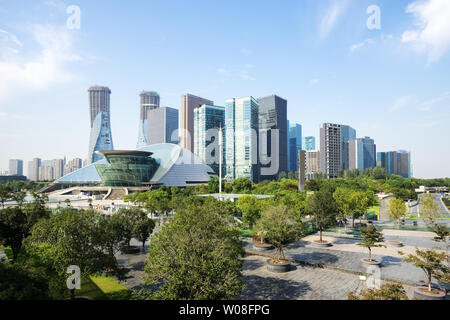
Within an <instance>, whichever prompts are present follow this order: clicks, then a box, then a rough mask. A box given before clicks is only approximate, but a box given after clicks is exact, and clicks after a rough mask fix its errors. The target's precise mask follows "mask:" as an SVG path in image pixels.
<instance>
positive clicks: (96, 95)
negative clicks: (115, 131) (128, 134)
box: [88, 86, 114, 163]
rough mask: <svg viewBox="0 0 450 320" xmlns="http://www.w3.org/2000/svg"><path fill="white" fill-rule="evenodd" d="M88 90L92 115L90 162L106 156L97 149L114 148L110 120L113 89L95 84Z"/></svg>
mask: <svg viewBox="0 0 450 320" xmlns="http://www.w3.org/2000/svg"><path fill="white" fill-rule="evenodd" d="M88 92H89V109H90V116H91V134H90V138H89V150H88V162H89V163H93V162H96V161H98V160H100V159H103V158H104V157H103V155H102V154H100V153H96V151H100V150H112V149H114V147H113V141H112V135H111V120H110V95H111V90H109V88H108V87H100V86H93V87H90V88H89V90H88Z"/></svg>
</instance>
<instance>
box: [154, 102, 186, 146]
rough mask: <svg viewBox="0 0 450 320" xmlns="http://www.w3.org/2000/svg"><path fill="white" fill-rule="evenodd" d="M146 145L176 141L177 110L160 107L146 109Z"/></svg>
mask: <svg viewBox="0 0 450 320" xmlns="http://www.w3.org/2000/svg"><path fill="white" fill-rule="evenodd" d="M147 133H148V136H147V145H152V144H158V143H175V144H177V143H178V110H177V109H174V108H169V107H160V108H156V109H153V110H148V111H147Z"/></svg>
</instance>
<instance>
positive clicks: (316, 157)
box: [306, 150, 320, 180]
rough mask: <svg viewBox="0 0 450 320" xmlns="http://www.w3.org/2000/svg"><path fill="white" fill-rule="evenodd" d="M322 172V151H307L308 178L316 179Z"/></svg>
mask: <svg viewBox="0 0 450 320" xmlns="http://www.w3.org/2000/svg"><path fill="white" fill-rule="evenodd" d="M319 172H320V151H319V150H313V151H306V179H308V180H311V179H314V176H315V175H316V174H317V173H319Z"/></svg>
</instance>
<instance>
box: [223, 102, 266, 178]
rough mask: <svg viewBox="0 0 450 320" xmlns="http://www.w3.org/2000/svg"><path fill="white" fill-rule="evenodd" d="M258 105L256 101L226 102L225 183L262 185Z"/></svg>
mask: <svg viewBox="0 0 450 320" xmlns="http://www.w3.org/2000/svg"><path fill="white" fill-rule="evenodd" d="M258 109H259V106H258V102H257V101H256V100H255V99H254V98H253V97H244V98H232V99H227V100H226V107H225V140H226V161H225V162H226V176H225V177H226V179H228V180H234V179H237V178H241V177H243V178H248V179H250V180H252V181H253V182H259V174H260V169H259V159H258V154H259V150H258V147H259V143H258V136H259V134H258V132H259V130H258V125H259V116H258Z"/></svg>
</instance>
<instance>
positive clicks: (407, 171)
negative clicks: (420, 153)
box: [377, 150, 412, 178]
mask: <svg viewBox="0 0 450 320" xmlns="http://www.w3.org/2000/svg"><path fill="white" fill-rule="evenodd" d="M377 166H378V167H381V168H385V169H386V172H387V173H388V174H396V175H399V176H402V177H404V178H410V177H411V176H412V172H411V153H410V152H408V151H404V150H400V151H388V152H378V153H377Z"/></svg>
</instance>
